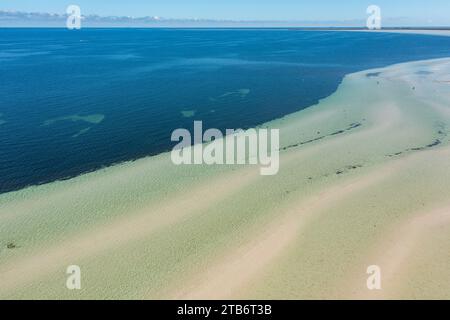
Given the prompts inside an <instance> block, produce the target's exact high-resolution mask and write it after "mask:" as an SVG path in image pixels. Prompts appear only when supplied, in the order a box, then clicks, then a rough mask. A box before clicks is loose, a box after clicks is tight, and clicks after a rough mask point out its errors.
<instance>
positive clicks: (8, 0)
mask: <svg viewBox="0 0 450 320" xmlns="http://www.w3.org/2000/svg"><path fill="white" fill-rule="evenodd" d="M70 4H76V5H78V6H80V7H81V9H82V14H83V15H88V14H98V15H101V16H109V15H111V16H159V17H164V18H174V19H185V18H189V19H195V18H198V19H217V20H291V21H292V20H316V21H318V20H321V21H324V20H354V19H365V18H366V17H367V15H366V8H367V7H368V6H369V5H372V4H375V5H378V6H380V7H381V9H382V14H383V16H384V17H389V18H409V19H411V20H420V21H428V22H430V23H431V22H435V23H437V24H441V25H442V24H445V25H450V0H369V1H367V0H342V1H341V0H126V1H124V0H70V1H66V0H39V1H37V0H0V10H10V11H25V12H49V13H65V9H66V8H67V6H68V5H70Z"/></svg>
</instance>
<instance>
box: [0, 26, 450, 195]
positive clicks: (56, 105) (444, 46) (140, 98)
mask: <svg viewBox="0 0 450 320" xmlns="http://www.w3.org/2000/svg"><path fill="white" fill-rule="evenodd" d="M449 54H450V38H448V37H436V36H424V35H407V34H382V33H356V32H355V33H352V32H326V31H317V32H316V31H313V32H308V31H296V30H261V29H252V30H218V29H211V30H181V29H179V30H174V29H170V30H168V29H156V30H153V29H82V30H80V31H68V30H65V29H0V74H1V81H0V192H7V191H11V190H16V189H20V188H23V187H25V186H28V185H33V184H39V183H44V182H50V181H54V180H57V179H63V178H68V177H72V176H75V175H78V174H80V173H83V172H88V171H92V170H95V169H98V168H101V167H103V166H108V165H111V164H114V163H118V162H122V161H127V160H132V159H136V158H140V157H143V156H147V155H152V154H157V153H160V152H162V151H166V150H169V149H170V148H171V147H172V143H171V141H170V135H171V133H172V131H173V130H174V129H176V128H191V127H192V124H193V121H194V120H203V122H204V127H214V128H219V129H225V128H248V127H251V126H255V125H258V124H260V123H263V122H266V121H269V120H272V119H275V118H279V117H282V116H284V115H286V114H289V113H292V112H295V111H298V110H301V109H303V108H306V107H308V106H311V105H313V104H315V103H316V102H317V101H318V100H320V99H322V98H324V97H327V96H328V95H330V94H331V93H333V92H334V91H335V90H336V88H337V87H338V85H339V84H340V82H341V80H342V79H343V77H344V76H345V75H346V74H348V73H352V72H356V71H360V70H365V69H370V68H376V67H382V66H386V65H390V64H394V63H399V62H406V61H412V60H423V59H431V58H440V57H447V56H449Z"/></svg>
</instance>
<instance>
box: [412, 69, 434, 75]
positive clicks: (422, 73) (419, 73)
mask: <svg viewBox="0 0 450 320" xmlns="http://www.w3.org/2000/svg"><path fill="white" fill-rule="evenodd" d="M416 74H418V75H420V76H427V75H430V74H433V72H431V71H424V70H421V71H417V72H416Z"/></svg>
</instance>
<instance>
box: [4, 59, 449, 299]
mask: <svg viewBox="0 0 450 320" xmlns="http://www.w3.org/2000/svg"><path fill="white" fill-rule="evenodd" d="M449 81H450V59H440V60H433V61H423V62H414V63H407V64H400V65H395V66H391V67H388V68H383V69H377V70H370V71H365V72H360V73H356V74H352V75H349V76H347V77H346V78H345V79H344V81H343V83H342V84H341V86H340V88H339V89H338V91H337V92H336V93H335V94H333V95H332V96H330V97H328V98H327V99H324V100H323V101H321V102H320V103H319V104H318V105H317V106H314V107H311V108H309V109H307V110H303V111H301V112H298V113H296V114H293V115H290V116H288V117H285V118H283V119H279V120H276V121H273V122H270V123H268V124H267V125H263V127H266V126H268V127H271V128H279V129H280V130H281V145H282V150H281V164H280V172H279V174H278V175H276V176H266V177H264V176H260V175H259V168H258V167H255V166H183V167H176V166H174V165H173V164H172V162H171V161H170V155H168V154H162V155H159V156H156V157H151V158H145V159H141V160H139V161H135V162H132V163H125V164H122V165H118V166H114V167H111V168H107V169H105V170H101V171H97V172H94V173H90V174H86V175H82V176H80V177H77V178H75V179H71V180H69V181H63V182H55V183H51V184H47V185H42V186H38V187H31V188H28V189H25V190H21V191H18V192H13V193H9V194H4V195H1V196H0V246H1V249H0V298H3V299H11V298H33V299H36V298H38V299H43V298H49V299H63V298H64V299H87V298H94V299H112V298H119V299H130V298H131V299H132V298H139V299H142V298H144V299H167V298H169V299H175V298H187V299H191V298H202V299H215V298H225V299H228V298H252V299H269V298H275V299H297V298H305V299H312V298H320V299H334V298H340V299H350V298H357V299H380V298H385V299H396V298H406V299H415V298H430V299H434V298H447V299H448V298H450V268H449V267H450V255H449V254H448V253H449V252H450V197H449V195H450V144H449V138H450V137H449V133H450V82H449ZM8 247H9V248H8ZM69 265H79V266H80V267H81V270H82V290H80V291H69V290H68V289H67V288H66V273H65V272H66V268H67V266H69ZM370 265H378V266H380V268H381V271H382V288H383V289H382V290H381V291H369V290H368V289H367V288H366V279H367V277H368V275H367V274H366V269H367V267H368V266H370Z"/></svg>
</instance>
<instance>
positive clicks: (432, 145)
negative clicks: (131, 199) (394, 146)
mask: <svg viewBox="0 0 450 320" xmlns="http://www.w3.org/2000/svg"><path fill="white" fill-rule="evenodd" d="M440 144H442V141H441V140H440V139H436V140H435V141H434V142H432V143H430V144H427V145H425V146H422V147H415V148H410V149H406V150H405V151H402V152H397V153H393V154H388V155H386V156H387V157H395V156H399V155H402V154H403V153H407V152H411V151H423V150H427V149H431V148H434V147H437V146H438V145H440Z"/></svg>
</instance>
